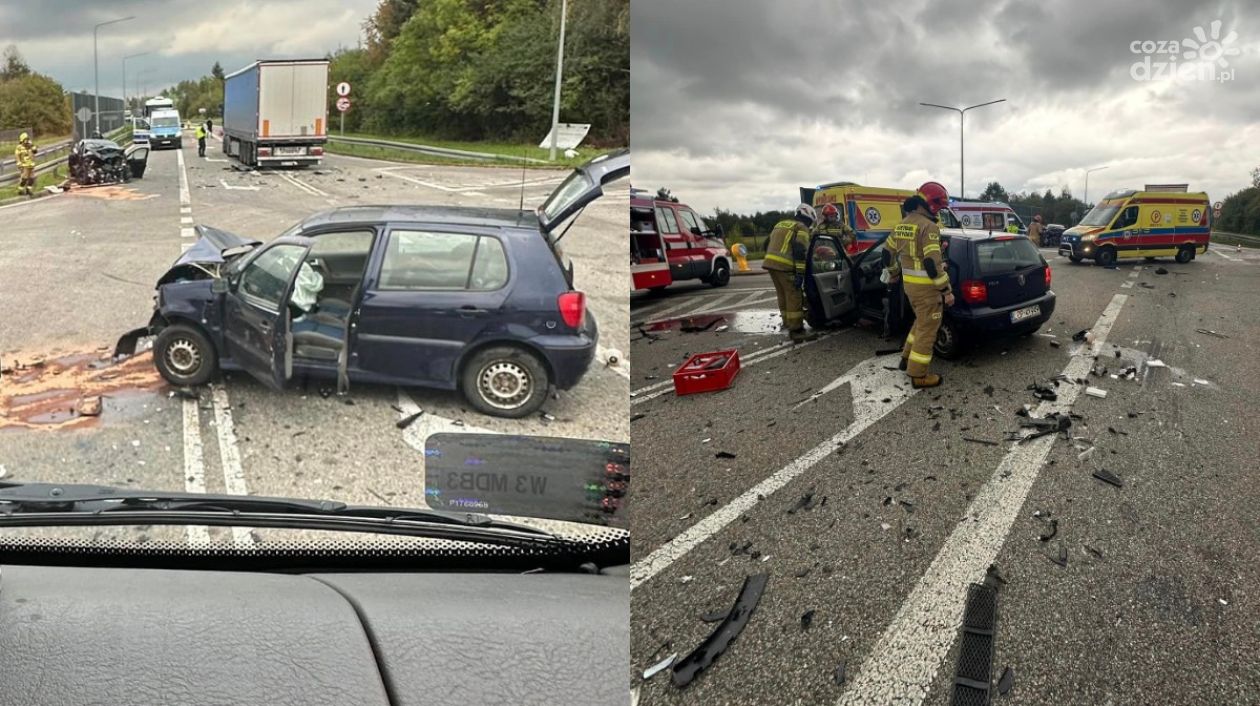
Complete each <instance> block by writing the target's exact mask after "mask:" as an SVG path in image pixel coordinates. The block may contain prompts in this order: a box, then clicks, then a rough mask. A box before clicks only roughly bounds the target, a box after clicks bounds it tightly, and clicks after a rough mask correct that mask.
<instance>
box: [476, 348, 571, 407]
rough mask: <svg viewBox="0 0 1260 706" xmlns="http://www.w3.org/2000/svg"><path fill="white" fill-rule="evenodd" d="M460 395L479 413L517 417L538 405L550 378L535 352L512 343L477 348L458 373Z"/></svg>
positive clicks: (541, 402)
mask: <svg viewBox="0 0 1260 706" xmlns="http://www.w3.org/2000/svg"><path fill="white" fill-rule="evenodd" d="M460 386H461V389H462V390H463V393H464V397H466V398H467V399H468V402H469V403H470V404H472V406H473V407H475V408H476V409H477V411H478V412H481V413H482V414H489V415H491V416H495V417H508V418H510V419H519V418H521V417H527V416H529V415H531V414H533V413H534V412H537V411H538V408H540V407H542V405H543V402H544V401H546V399H547V390H548V388H550V387H551V379H550V376H549V375H548V374H547V366H545V365H543V362H542V361H541V360H539V359H538V356H536V355H534V354H533V353H531V352H529V351H527V350H525V349H523V348H517V347H515V346H494V347H491V348H487V349H485V350H483V351H480V352H478V353H477V354H476V355H474V356H473V357H472V359H470V360H469V361H468V363H467V364H465V365H464V371H463V374H462V375H461V376H460Z"/></svg>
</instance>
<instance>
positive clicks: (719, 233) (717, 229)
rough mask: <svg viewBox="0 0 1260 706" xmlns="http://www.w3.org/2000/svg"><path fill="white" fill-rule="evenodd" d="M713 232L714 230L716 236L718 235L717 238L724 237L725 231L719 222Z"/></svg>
mask: <svg viewBox="0 0 1260 706" xmlns="http://www.w3.org/2000/svg"><path fill="white" fill-rule="evenodd" d="M713 232H714V233H717V237H719V238H725V237H726V231H724V230H722V224H721V223H719V224H717V227H716V228H714V229H713Z"/></svg>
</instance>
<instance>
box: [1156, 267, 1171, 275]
mask: <svg viewBox="0 0 1260 706" xmlns="http://www.w3.org/2000/svg"><path fill="white" fill-rule="evenodd" d="M1155 274H1157V275H1166V274H1168V270H1166V269H1164V268H1162V267H1156V268H1155Z"/></svg>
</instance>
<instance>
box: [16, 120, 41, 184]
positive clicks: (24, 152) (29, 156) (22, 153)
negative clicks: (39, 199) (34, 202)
mask: <svg viewBox="0 0 1260 706" xmlns="http://www.w3.org/2000/svg"><path fill="white" fill-rule="evenodd" d="M37 152H39V149H38V148H36V147H35V145H33V144H31V136H30V135H28V134H26V133H22V134H21V135H19V136H18V146H17V149H16V150H14V157H15V158H16V160H17V168H18V172H19V175H18V193H22V194H26V195H27V196H31V195H32V189H34V188H35V154H36V153H37Z"/></svg>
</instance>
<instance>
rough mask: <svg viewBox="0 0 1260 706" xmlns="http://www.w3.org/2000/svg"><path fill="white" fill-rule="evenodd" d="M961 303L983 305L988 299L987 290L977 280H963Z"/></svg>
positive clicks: (982, 283)
mask: <svg viewBox="0 0 1260 706" xmlns="http://www.w3.org/2000/svg"><path fill="white" fill-rule="evenodd" d="M959 289H961V290H962V298H963V301H965V302H967V303H968V304H983V303H984V302H985V300H987V299H988V298H989V289H988V287H985V286H984V282H981V281H980V280H978V279H969V280H964V281H963V283H962V286H961V287H960V288H959Z"/></svg>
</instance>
